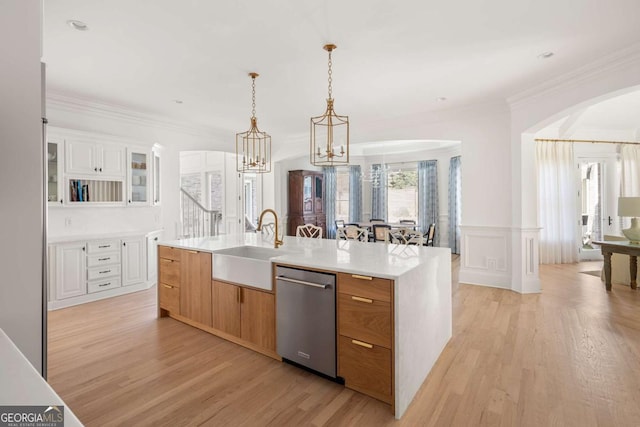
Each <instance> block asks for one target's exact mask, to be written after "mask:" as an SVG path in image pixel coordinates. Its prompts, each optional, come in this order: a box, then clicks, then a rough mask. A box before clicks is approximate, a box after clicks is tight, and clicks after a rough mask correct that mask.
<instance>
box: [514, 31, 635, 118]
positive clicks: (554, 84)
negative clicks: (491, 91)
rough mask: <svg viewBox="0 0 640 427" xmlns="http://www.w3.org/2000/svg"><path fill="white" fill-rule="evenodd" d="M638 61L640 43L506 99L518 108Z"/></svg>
mask: <svg viewBox="0 0 640 427" xmlns="http://www.w3.org/2000/svg"><path fill="white" fill-rule="evenodd" d="M636 63H640V43H636V44H633V45H631V46H629V47H627V48H624V49H621V50H618V51H616V52H614V53H611V54H609V55H607V56H605V57H603V58H600V59H598V60H597V61H594V62H591V63H588V64H586V65H584V66H582V67H579V68H576V69H574V70H572V71H570V72H567V73H564V74H560V75H559V76H557V77H555V78H553V79H549V80H547V81H545V82H544V83H541V84H539V85H536V86H533V87H530V88H528V89H526V90H523V91H521V92H518V93H516V94H514V95H512V96H510V97H508V98H507V99H506V101H507V104H508V105H509V107H510V109H511V110H516V109H519V108H522V107H523V106H525V105H527V104H529V103H531V102H533V101H535V100H537V99H539V98H542V97H545V96H550V95H552V94H553V93H555V92H558V91H560V90H563V89H565V88H570V87H575V86H578V85H581V84H583V83H586V82H589V81H590V80H593V79H595V78H598V77H600V76H602V75H604V74H609V73H611V72H613V71H615V70H617V69H620V68H624V67H627V66H629V65H633V64H636Z"/></svg>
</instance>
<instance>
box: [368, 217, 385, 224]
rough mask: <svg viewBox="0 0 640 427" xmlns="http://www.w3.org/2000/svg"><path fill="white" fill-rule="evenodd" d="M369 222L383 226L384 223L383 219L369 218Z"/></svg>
mask: <svg viewBox="0 0 640 427" xmlns="http://www.w3.org/2000/svg"><path fill="white" fill-rule="evenodd" d="M369 222H380V223H382V224H384V223H385V222H386V221H385V220H384V219H380V218H371V219H370V220H369Z"/></svg>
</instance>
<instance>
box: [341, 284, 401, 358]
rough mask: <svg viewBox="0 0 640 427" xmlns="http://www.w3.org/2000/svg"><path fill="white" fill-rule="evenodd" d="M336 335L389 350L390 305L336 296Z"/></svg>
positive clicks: (344, 295) (377, 301)
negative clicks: (337, 313) (337, 310)
mask: <svg viewBox="0 0 640 427" xmlns="http://www.w3.org/2000/svg"><path fill="white" fill-rule="evenodd" d="M338 307H339V315H338V334H340V335H345V336H348V337H351V338H355V339H358V340H362V341H366V342H369V343H372V344H376V345H380V346H383V347H386V348H391V343H392V339H391V325H392V322H391V304H390V303H389V302H386V301H379V300H373V299H370V298H364V297H360V296H355V295H348V294H338Z"/></svg>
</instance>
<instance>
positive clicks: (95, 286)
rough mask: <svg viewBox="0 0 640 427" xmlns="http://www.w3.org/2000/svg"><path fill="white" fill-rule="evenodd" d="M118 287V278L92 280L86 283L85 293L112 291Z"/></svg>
mask: <svg viewBox="0 0 640 427" xmlns="http://www.w3.org/2000/svg"><path fill="white" fill-rule="evenodd" d="M119 287H120V278H119V277H110V278H107V279H102V280H94V281H91V282H89V283H87V292H88V293H93V292H100V291H106V290H107V289H114V288H119Z"/></svg>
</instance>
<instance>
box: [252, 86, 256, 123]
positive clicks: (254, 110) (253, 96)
mask: <svg viewBox="0 0 640 427" xmlns="http://www.w3.org/2000/svg"><path fill="white" fill-rule="evenodd" d="M251 118H252V119H255V118H256V78H255V77H251Z"/></svg>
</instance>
